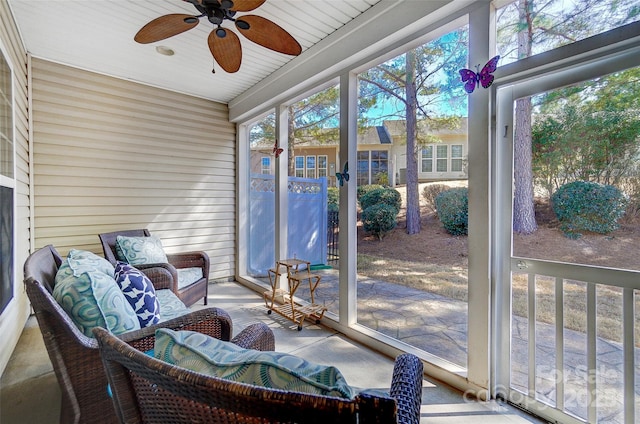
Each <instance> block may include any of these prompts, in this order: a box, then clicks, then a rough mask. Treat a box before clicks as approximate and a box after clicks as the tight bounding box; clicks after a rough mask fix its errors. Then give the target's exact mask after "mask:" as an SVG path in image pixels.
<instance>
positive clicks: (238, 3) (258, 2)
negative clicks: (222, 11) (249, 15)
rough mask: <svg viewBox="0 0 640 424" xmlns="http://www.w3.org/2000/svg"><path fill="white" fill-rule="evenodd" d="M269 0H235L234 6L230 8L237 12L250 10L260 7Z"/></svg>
mask: <svg viewBox="0 0 640 424" xmlns="http://www.w3.org/2000/svg"><path fill="white" fill-rule="evenodd" d="M265 1H267V0H233V7H232V8H231V9H229V10H233V11H235V12H250V11H252V10H254V9H257V8H259V7H260V6H262V5H263V4H264V2H265Z"/></svg>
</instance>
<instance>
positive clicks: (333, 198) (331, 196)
mask: <svg viewBox="0 0 640 424" xmlns="http://www.w3.org/2000/svg"><path fill="white" fill-rule="evenodd" d="M338 210H340V190H339V189H338V187H327V211H329V212H337V211H338Z"/></svg>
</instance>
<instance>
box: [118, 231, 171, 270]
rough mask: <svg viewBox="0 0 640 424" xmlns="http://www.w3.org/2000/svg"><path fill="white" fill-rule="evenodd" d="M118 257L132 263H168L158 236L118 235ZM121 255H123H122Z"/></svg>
mask: <svg viewBox="0 0 640 424" xmlns="http://www.w3.org/2000/svg"><path fill="white" fill-rule="evenodd" d="M116 252H117V254H118V256H119V257H118V259H120V260H121V261H124V262H128V263H130V264H131V265H144V264H161V263H164V264H166V263H167V262H168V260H167V255H166V254H165V253H164V249H163V248H162V242H161V241H160V239H159V238H158V237H155V236H150V237H126V236H117V237H116ZM120 256H121V257H120Z"/></svg>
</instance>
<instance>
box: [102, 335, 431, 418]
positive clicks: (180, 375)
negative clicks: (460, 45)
mask: <svg viewBox="0 0 640 424" xmlns="http://www.w3.org/2000/svg"><path fill="white" fill-rule="evenodd" d="M93 332H94V335H95V336H96V339H97V340H98V343H99V345H100V353H101V355H102V360H103V363H104V366H105V369H106V371H107V376H108V378H109V383H110V385H111V387H112V389H113V394H114V403H115V405H116V410H117V411H118V414H119V417H120V420H121V422H123V423H124V422H126V423H171V424H179V423H192V422H198V423H225V424H232V423H256V424H257V423H260V424H266V423H322V424H326V423H332V424H333V423H360V424H366V423H407V424H418V423H419V422H420V404H421V394H422V363H421V362H420V360H419V359H418V358H417V357H416V356H414V355H411V354H403V355H400V356H398V358H397V359H396V362H395V366H394V371H393V378H392V383H391V391H390V397H386V396H382V395H380V394H373V393H371V394H364V393H360V394H359V395H357V396H356V397H355V398H354V399H351V400H348V399H341V398H336V397H328V396H320V395H311V394H306V393H297V392H287V391H283V390H277V389H267V388H264V387H257V386H252V385H248V384H243V383H238V382H232V381H228V380H223V379H220V378H217V377H212V376H207V375H203V374H199V373H196V372H192V371H190V370H187V369H185V368H181V367H178V366H175V365H170V364H168V363H166V362H163V361H160V360H157V359H155V358H152V357H150V356H148V355H145V354H144V353H141V352H139V351H137V350H135V349H133V348H131V347H130V346H129V345H128V344H126V343H124V342H123V341H122V340H120V339H119V338H117V337H115V336H113V335H112V334H110V333H109V332H107V331H106V330H104V329H102V328H94V329H93Z"/></svg>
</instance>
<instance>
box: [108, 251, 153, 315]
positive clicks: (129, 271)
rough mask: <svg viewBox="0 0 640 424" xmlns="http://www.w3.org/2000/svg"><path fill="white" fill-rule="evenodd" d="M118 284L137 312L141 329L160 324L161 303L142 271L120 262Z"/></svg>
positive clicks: (116, 274) (118, 264)
mask: <svg viewBox="0 0 640 424" xmlns="http://www.w3.org/2000/svg"><path fill="white" fill-rule="evenodd" d="M115 279H116V283H117V284H118V286H119V287H120V290H122V293H124V295H125V297H126V298H127V301H128V302H129V304H130V305H131V307H132V308H133V310H134V311H135V312H136V315H137V316H138V321H140V327H147V326H149V325H151V324H156V323H158V322H160V303H158V298H157V297H156V289H155V288H154V287H153V284H152V283H151V280H149V278H148V277H147V276H146V275H144V274H143V273H142V272H141V271H140V270H138V269H136V268H134V267H133V266H131V265H129V264H127V263H124V262H120V261H118V262H117V263H116V268H115Z"/></svg>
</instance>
